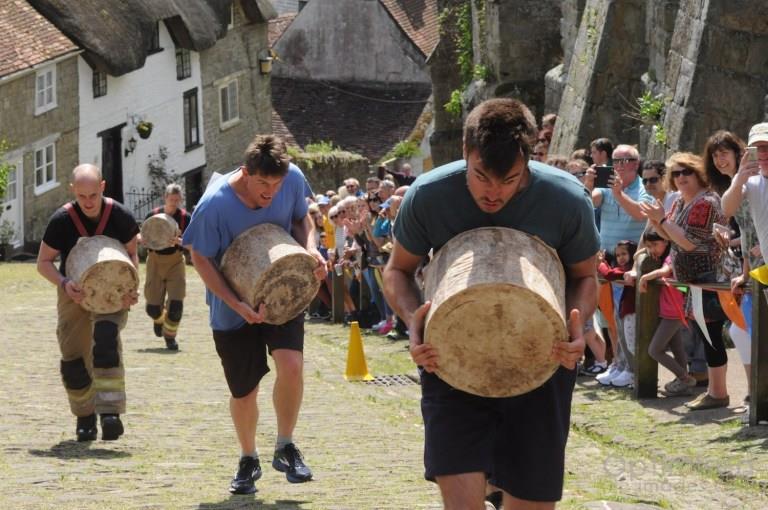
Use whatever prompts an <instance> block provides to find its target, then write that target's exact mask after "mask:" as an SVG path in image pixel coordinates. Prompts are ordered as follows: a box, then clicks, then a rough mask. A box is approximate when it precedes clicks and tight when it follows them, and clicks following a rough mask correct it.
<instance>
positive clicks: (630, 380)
mask: <svg viewBox="0 0 768 510" xmlns="http://www.w3.org/2000/svg"><path fill="white" fill-rule="evenodd" d="M634 382H635V374H633V373H632V372H630V371H629V370H625V371H623V372H621V373H619V375H617V376H616V377H614V378H613V379H611V386H615V387H616V388H626V387H628V386H632V384H634Z"/></svg>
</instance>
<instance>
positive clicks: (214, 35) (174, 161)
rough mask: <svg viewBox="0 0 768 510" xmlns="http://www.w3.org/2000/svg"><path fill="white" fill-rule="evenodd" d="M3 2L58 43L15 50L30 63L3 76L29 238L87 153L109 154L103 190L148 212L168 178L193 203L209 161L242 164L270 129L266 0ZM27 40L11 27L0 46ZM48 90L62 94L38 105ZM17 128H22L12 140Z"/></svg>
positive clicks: (34, 37) (3, 130) (8, 132)
mask: <svg viewBox="0 0 768 510" xmlns="http://www.w3.org/2000/svg"><path fill="white" fill-rule="evenodd" d="M0 6H3V7H4V8H6V9H7V10H8V12H9V13H10V14H11V16H10V17H7V16H5V15H4V16H3V17H2V20H3V22H6V21H7V20H11V21H10V22H11V23H13V25H14V26H16V27H18V28H16V30H15V32H12V33H17V34H18V37H23V36H26V37H27V38H31V39H28V40H29V42H28V44H29V46H30V47H35V48H47V47H49V46H50V45H49V43H48V42H47V41H48V40H55V41H60V42H59V46H60V47H61V49H59V50H57V51H59V52H60V54H55V55H48V54H44V55H38V60H39V59H43V60H40V62H37V61H35V63H32V64H30V63H28V62H27V61H28V59H27V58H25V55H16V54H11V53H10V52H9V54H11V55H13V57H14V59H15V62H16V67H18V68H19V69H15V68H13V69H10V72H11V73H16V74H15V75H14V76H16V75H17V74H18V73H19V72H20V71H24V70H26V72H27V73H32V74H29V76H28V77H27V78H26V82H20V84H19V85H17V86H16V88H15V89H13V95H10V94H8V95H6V94H7V93H6V90H8V91H9V92H10V91H11V90H12V89H10V88H7V87H8V86H9V85H6V83H9V84H10V82H7V81H6V80H2V81H0V104H2V105H3V117H5V115H6V114H5V109H6V106H5V105H10V106H9V107H8V109H9V111H8V114H9V115H13V118H14V119H15V120H16V122H14V123H13V125H9V124H8V123H7V122H0V139H8V140H9V141H10V143H11V144H12V146H13V147H14V148H13V152H11V153H9V156H10V157H13V158H15V159H16V160H19V159H21V160H22V165H21V166H20V167H19V166H17V170H16V179H17V181H18V183H19V184H17V186H20V189H21V190H22V193H20V195H21V204H20V209H21V210H22V211H23V213H22V215H23V216H22V224H23V228H22V229H23V233H22V238H23V240H24V241H25V242H26V243H27V244H28V249H34V247H35V245H36V244H37V243H38V242H39V240H40V238H41V236H42V229H43V228H44V226H45V224H46V222H47V218H48V216H49V215H50V214H51V212H52V211H53V210H54V209H55V208H56V207H57V206H59V205H61V203H63V202H64V201H65V200H66V199H67V189H66V186H62V185H61V184H66V183H67V180H68V174H69V172H70V171H71V169H72V168H73V167H74V166H75V165H76V164H77V163H78V162H80V163H83V162H88V163H94V164H96V165H98V166H100V167H101V168H102V171H103V173H104V177H105V180H106V181H107V192H106V194H107V195H108V196H111V197H113V198H115V199H116V200H119V201H122V202H124V203H126V205H128V206H129V208H131V209H132V210H133V211H134V213H135V214H136V216H137V217H139V218H141V217H143V216H144V214H146V212H147V211H148V210H149V208H151V207H152V206H153V205H156V204H157V203H158V202H159V197H158V196H157V191H158V190H160V189H162V187H163V186H164V184H165V182H167V181H169V180H175V181H179V182H181V183H182V184H184V185H185V187H186V191H187V206H188V207H191V206H193V205H194V203H195V202H196V200H197V198H199V196H200V193H201V192H202V189H203V183H204V182H205V180H207V175H208V174H209V173H210V172H211V171H213V170H218V169H227V168H231V167H233V166H234V165H235V164H236V163H237V162H238V161H239V159H240V158H241V155H242V151H243V149H244V148H245V146H246V145H247V143H248V141H249V140H250V139H251V138H252V136H253V134H254V133H255V132H259V131H262V132H263V131H270V130H271V122H270V113H269V111H270V110H269V105H270V94H269V74H268V70H265V72H263V73H262V71H261V68H260V66H259V60H265V61H268V60H269V58H268V57H269V55H268V47H267V29H266V26H267V25H266V22H267V21H268V20H269V19H270V18H272V17H275V16H276V12H275V11H274V8H273V7H272V5H271V3H270V2H269V1H268V0H234V1H232V0H224V1H219V0H189V1H185V2H173V1H172V0H162V1H156V2H152V3H133V2H131V3H126V2H118V1H110V0H100V1H96V0H93V1H88V0H77V1H75V0H28V1H24V0H0ZM21 13H26V16H27V17H28V18H30V19H36V20H38V21H37V22H38V23H43V22H44V23H45V26H46V28H47V32H44V33H42V34H41V32H39V31H35V30H29V29H28V27H27V26H25V25H21V24H20V23H19V22H13V21H12V20H14V17H17V16H20V15H21ZM27 23H28V24H29V23H32V21H28V22H27ZM6 33H8V32H6ZM46 34H50V35H46ZM227 34H229V37H227ZM46 37H47V39H46ZM23 40H24V39H16V40H9V39H8V38H6V43H0V47H2V45H7V46H8V47H10V48H14V47H17V46H18V45H19V41H23ZM219 45H220V46H219ZM54 48H56V46H54ZM68 52H71V56H70V53H68ZM223 55H226V58H224V57H223ZM64 57H68V58H64ZM57 58H59V59H60V61H57V60H56V59H57ZM61 59H63V60H61ZM3 60H5V59H3ZM70 60H71V62H70ZM41 65H49V66H50V65H55V67H56V69H55V71H56V74H54V75H50V76H48V75H43V76H42V77H40V73H41V72H42V71H40V70H38V69H37V68H39V67H40V66H41ZM0 76H2V75H0ZM24 76H25V75H23V74H22V75H19V76H18V77H16V79H15V80H13V81H17V80H20V79H21V78H24ZM48 83H52V84H54V86H53V87H50V86H48ZM36 87H46V88H44V89H42V90H40V91H36V89H35V88H36ZM17 89H18V90H17ZM19 94H20V96H19ZM27 96H28V97H27ZM12 98H17V99H18V100H12ZM41 98H42V99H41ZM49 98H52V101H53V103H52V104H53V106H50V105H48V106H46V107H44V108H42V109H40V108H38V107H37V106H36V104H37V102H38V101H47V100H48V99H49ZM11 108H13V110H11ZM46 108H47V109H46ZM41 116H42V117H41ZM49 117H50V118H51V119H52V121H50V122H44V121H43V119H48V118H49ZM38 118H40V122H39V124H40V125H41V127H40V128H38V131H39V132H37V133H36V132H35V129H36V128H34V127H32V126H33V125H34V124H35V121H36V120H38ZM60 124H61V125H60ZM17 133H18V134H22V133H23V134H24V135H25V137H24V140H20V141H15V138H18V137H19V136H18V135H17ZM57 133H60V134H58V135H57ZM209 142H210V147H211V148H210V149H209V147H208V145H209ZM30 144H32V145H30ZM41 144H42V145H41ZM38 146H42V149H43V150H42V151H41V150H40V148H39V147H38ZM214 147H215V149H214ZM6 159H8V156H7V157H6Z"/></svg>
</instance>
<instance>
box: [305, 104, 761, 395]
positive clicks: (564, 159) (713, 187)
mask: <svg viewBox="0 0 768 510" xmlns="http://www.w3.org/2000/svg"><path fill="white" fill-rule="evenodd" d="M556 122H557V117H556V116H555V115H553V114H549V115H546V116H544V118H543V119H542V122H541V129H540V131H539V135H538V137H537V140H535V142H534V143H532V150H531V151H530V152H531V155H532V156H531V158H532V159H534V160H537V161H541V162H544V163H546V164H548V165H550V166H553V167H556V168H559V169H560V170H562V171H563V172H567V173H569V174H571V175H572V176H573V177H574V178H575V179H578V180H579V181H580V182H581V183H582V184H583V186H584V187H585V188H586V189H587V190H588V191H589V192H590V194H591V197H592V203H593V206H594V213H595V222H596V225H597V227H598V230H599V232H600V243H601V251H600V254H599V257H598V261H597V272H598V274H599V276H600V278H601V281H602V282H603V283H602V284H601V290H600V299H599V310H598V312H596V313H595V315H594V317H593V318H592V319H591V320H589V321H587V323H586V325H585V330H586V331H585V340H586V342H587V354H586V356H585V359H584V361H583V363H582V364H581V366H580V374H581V375H584V376H589V377H596V378H597V381H598V382H599V383H600V384H601V385H604V386H611V387H629V386H631V385H632V384H633V380H634V373H633V370H634V369H633V367H635V356H636V355H637V352H636V341H635V337H636V332H635V322H636V321H635V295H636V292H635V289H636V288H637V289H638V290H639V291H640V292H641V293H643V292H645V291H646V290H647V288H648V284H649V282H651V281H652V280H658V281H659V282H661V284H662V285H661V295H660V304H659V318H660V322H659V325H658V328H657V330H656V331H655V333H654V335H653V339H652V342H651V345H650V347H649V349H648V353H649V355H650V356H651V357H652V358H654V359H655V360H657V361H658V362H659V364H661V365H662V366H664V367H665V368H666V369H668V370H669V371H670V372H672V373H673V374H674V376H675V378H674V379H673V380H672V381H671V382H670V383H668V384H666V385H665V387H664V388H663V390H662V393H664V394H666V395H667V396H686V395H691V394H692V389H693V387H695V386H697V385H699V386H706V387H707V391H706V392H703V393H701V395H700V396H699V397H697V398H696V399H694V400H692V401H690V402H687V403H686V406H687V407H689V408H690V409H691V410H699V409H712V408H717V407H726V406H728V405H729V403H730V399H729V394H728V389H727V384H726V367H727V354H726V348H725V346H726V343H725V337H730V339H731V340H732V342H733V344H734V345H735V347H736V350H737V352H738V353H739V355H740V357H741V361H742V363H743V364H744V368H745V370H746V371H747V374H748V377H747V379H748V380H749V370H750V365H749V363H750V352H751V350H750V349H751V347H750V338H751V332H750V329H751V327H750V323H751V321H750V318H751V300H752V296H751V295H750V292H749V289H750V286H749V285H748V283H749V279H750V276H749V273H750V270H751V269H755V268H758V267H760V266H762V265H763V264H764V261H763V258H762V252H761V249H760V246H761V241H762V242H763V243H766V242H768V197H767V196H766V194H768V184H766V183H768V123H761V124H757V125H755V126H753V127H752V129H751V130H750V132H749V136H748V142H747V143H745V142H744V141H743V140H742V139H741V138H740V137H739V136H738V135H737V134H735V133H732V132H729V131H717V132H716V133H714V134H712V136H710V137H709V139H708V140H707V141H706V143H705V145H704V147H702V149H701V153H700V155H698V154H694V153H689V152H678V153H674V154H672V155H671V156H670V157H669V158H668V159H667V161H658V160H648V161H642V160H641V158H640V154H639V152H638V150H637V148H636V147H634V146H633V145H630V144H623V143H619V144H614V142H613V141H612V140H610V139H608V138H605V137H601V138H597V139H595V140H593V141H592V142H591V143H590V146H589V148H588V149H579V150H576V151H574V152H573V153H572V154H570V155H568V156H565V155H558V154H551V153H550V152H549V144H550V140H551V138H552V133H553V131H554V129H555V124H556ZM414 179H415V177H414V176H412V175H411V168H410V167H409V166H408V165H407V164H406V165H404V166H403V167H402V169H401V171H400V172H389V171H388V170H387V167H385V166H380V167H379V170H378V173H377V175H376V176H371V177H369V178H368V179H367V180H366V182H365V188H364V189H362V188H361V184H360V182H358V180H356V179H354V178H348V179H346V180H345V181H344V184H343V186H341V187H339V189H338V190H328V191H326V192H325V193H324V194H321V195H316V196H315V197H313V198H310V199H309V200H310V202H311V205H310V211H311V214H312V216H313V218H314V220H315V225H316V227H317V229H316V235H317V236H318V237H317V241H318V246H320V247H321V248H322V250H321V251H322V253H323V255H324V256H325V257H326V258H327V260H328V267H329V277H328V280H327V285H324V286H322V287H321V289H320V291H319V293H318V297H317V299H316V302H315V303H314V304H313V306H312V307H311V309H310V315H311V317H312V318H328V317H329V316H330V310H331V295H332V284H331V278H332V276H331V274H332V273H335V274H337V275H340V276H343V277H344V312H345V322H348V321H352V320H356V321H358V322H359V323H360V325H361V327H364V328H370V329H372V330H373V331H375V332H378V333H380V334H382V335H386V336H387V337H388V338H390V339H392V340H399V339H407V338H408V331H407V326H406V325H405V324H404V323H403V322H402V321H400V320H399V319H398V317H397V316H396V315H395V314H394V313H393V311H392V310H391V308H390V307H389V305H388V304H387V301H386V299H385V298H384V293H383V292H382V284H383V283H382V269H383V267H384V265H385V264H386V263H387V259H388V256H389V252H390V250H391V247H392V225H393V224H394V223H395V222H396V221H397V211H398V208H399V205H400V202H401V201H402V197H403V196H404V195H405V193H406V191H407V189H408V186H409V185H410V184H411V183H412V182H413V181H414ZM644 261H645V264H644V268H645V270H644V272H643V271H640V265H641V264H643V263H644ZM648 267H650V268H651V269H650V270H649V269H647V268H648ZM638 275H639V277H638ZM669 281H676V282H677V283H684V284H693V285H694V286H703V287H705V288H706V285H707V284H718V283H724V282H730V283H731V292H732V295H733V297H734V299H735V301H736V303H737V306H739V307H740V308H741V310H742V314H743V317H744V319H745V320H744V322H741V321H733V320H729V319H730V318H731V317H729V316H727V315H726V313H725V311H724V309H723V306H722V304H721V302H720V300H719V298H718V295H717V294H716V293H715V292H714V291H712V290H706V289H705V290H703V292H702V293H701V296H702V297H701V301H702V309H703V314H704V321H703V322H701V323H700V322H699V321H697V320H695V318H694V315H695V314H694V298H693V297H692V296H693V295H694V294H695V293H694V292H685V291H681V290H680V289H679V288H677V287H675V286H673V285H669ZM700 324H705V326H706V327H705V328H702V327H701V326H700ZM726 327H727V329H726ZM668 353H671V355H670V354H668ZM748 405H749V396H747V397H746V399H745V402H744V405H743V406H742V408H743V409H745V410H746V406H748Z"/></svg>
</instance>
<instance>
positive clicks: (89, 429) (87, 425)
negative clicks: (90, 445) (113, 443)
mask: <svg viewBox="0 0 768 510" xmlns="http://www.w3.org/2000/svg"><path fill="white" fill-rule="evenodd" d="M75 434H76V435H77V441H78V442H79V443H82V442H83V441H95V440H96V437H97V436H98V434H99V430H98V429H97V428H96V415H95V414H92V415H90V416H78V417H77V426H76V427H75Z"/></svg>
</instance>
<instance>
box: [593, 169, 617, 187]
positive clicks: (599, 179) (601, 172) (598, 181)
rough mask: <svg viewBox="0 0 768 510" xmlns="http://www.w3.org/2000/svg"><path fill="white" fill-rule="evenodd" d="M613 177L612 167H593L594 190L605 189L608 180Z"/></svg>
mask: <svg viewBox="0 0 768 510" xmlns="http://www.w3.org/2000/svg"><path fill="white" fill-rule="evenodd" d="M612 175H613V167H612V166H608V165H599V166H596V167H595V188H607V187H608V179H609V178H610V177H611V176H612Z"/></svg>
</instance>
